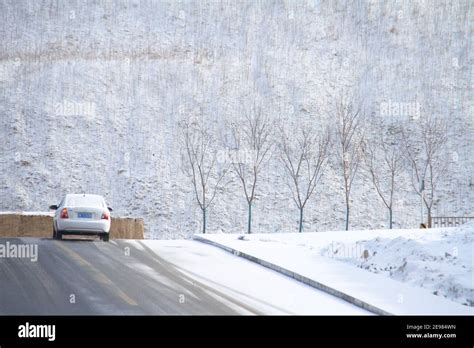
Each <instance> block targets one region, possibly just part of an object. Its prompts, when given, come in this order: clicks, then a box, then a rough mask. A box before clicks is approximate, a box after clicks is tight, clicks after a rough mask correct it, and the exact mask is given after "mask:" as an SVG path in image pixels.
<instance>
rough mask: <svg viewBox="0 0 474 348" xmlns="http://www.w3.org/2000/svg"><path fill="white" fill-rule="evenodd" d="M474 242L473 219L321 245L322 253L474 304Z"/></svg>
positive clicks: (455, 299) (470, 304)
mask: <svg viewBox="0 0 474 348" xmlns="http://www.w3.org/2000/svg"><path fill="white" fill-rule="evenodd" d="M473 245H474V224H473V223H470V224H467V225H465V226H462V227H459V228H450V229H433V230H427V231H426V232H424V231H423V232H419V231H417V234H416V235H412V234H407V235H406V236H399V237H396V238H386V237H383V236H381V237H376V238H373V239H369V240H359V241H356V242H344V241H339V242H335V243H331V245H327V246H326V247H324V248H323V249H321V255H323V256H327V257H336V258H338V259H340V260H341V261H343V262H347V263H350V264H352V265H355V266H357V267H359V268H362V269H365V270H368V271H370V272H374V273H380V274H382V275H385V276H388V277H391V278H393V279H395V280H399V281H402V282H405V283H409V284H411V285H415V286H418V287H423V288H426V289H429V290H430V291H431V292H432V293H433V294H434V295H439V296H444V297H446V298H448V299H450V300H452V301H456V302H458V303H461V304H463V305H466V306H474V282H473V279H474V278H473ZM344 253H345V254H344Z"/></svg>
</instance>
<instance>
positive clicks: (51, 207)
mask: <svg viewBox="0 0 474 348" xmlns="http://www.w3.org/2000/svg"><path fill="white" fill-rule="evenodd" d="M49 209H51V210H58V206H57V205H56V204H53V205H50V206H49Z"/></svg>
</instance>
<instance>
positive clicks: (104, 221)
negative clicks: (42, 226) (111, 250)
mask: <svg viewBox="0 0 474 348" xmlns="http://www.w3.org/2000/svg"><path fill="white" fill-rule="evenodd" d="M49 208H50V209H53V210H56V212H55V214H54V218H53V238H54V239H61V238H62V236H64V235H68V234H77V235H98V236H99V237H100V239H102V240H103V241H105V242H107V241H108V240H109V232H110V222H111V217H110V212H111V211H112V208H110V207H108V206H107V204H106V203H105V200H104V197H102V196H99V195H90V194H85V193H84V194H68V195H66V196H65V197H64V198H63V199H62V201H61V203H59V204H58V205H51V206H50V207H49Z"/></svg>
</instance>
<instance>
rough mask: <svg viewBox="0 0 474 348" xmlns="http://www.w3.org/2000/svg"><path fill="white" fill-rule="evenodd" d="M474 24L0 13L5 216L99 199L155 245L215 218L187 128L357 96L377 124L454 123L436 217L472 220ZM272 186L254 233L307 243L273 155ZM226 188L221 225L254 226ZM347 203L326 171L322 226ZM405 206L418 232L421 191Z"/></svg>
mask: <svg viewBox="0 0 474 348" xmlns="http://www.w3.org/2000/svg"><path fill="white" fill-rule="evenodd" d="M472 22H473V6H472V2H471V1H468V0H466V1H454V2H450V1H417V2H393V1H387V2H383V1H354V2H350V1H321V2H320V1H255V2H254V1H242V2H237V1H229V2H227V1H222V2H215V1H210V2H201V1H199V2H198V1H169V2H164V1H134V0H131V1H72V2H71V1H68V2H62V1H42V2H37V1H14V0H11V1H2V2H1V3H0V86H1V89H0V126H1V127H0V144H1V148H0V151H1V152H0V163H1V173H0V196H1V200H0V209H1V210H41V209H47V206H48V205H49V204H51V203H52V202H55V201H57V200H58V199H59V198H60V197H61V195H63V194H64V193H66V192H82V191H87V192H93V193H99V194H103V195H104V196H106V197H107V199H108V200H109V202H110V203H111V204H112V206H113V207H114V208H115V209H116V211H117V213H118V214H119V215H124V214H130V215H139V216H143V217H144V219H145V225H146V234H147V236H148V237H150V238H151V237H156V238H171V237H188V236H189V235H191V234H192V233H194V232H195V231H197V230H199V224H200V213H199V209H198V208H197V206H196V205H195V203H194V200H193V199H194V196H193V193H192V186H191V184H190V181H189V179H188V178H187V177H185V176H184V174H183V173H182V170H181V168H180V166H181V163H180V162H181V158H180V155H179V153H180V143H179V131H180V130H179V127H178V123H177V120H178V119H179V117H181V116H183V115H189V114H194V115H198V116H199V115H206V116H207V117H208V118H209V119H211V120H212V121H213V123H215V124H217V126H218V127H220V128H222V127H224V123H223V120H224V119H232V118H235V117H238V115H239V109H240V108H241V105H245V104H248V103H253V102H255V101H257V102H259V103H262V104H263V105H265V107H266V109H267V110H270V111H271V113H273V114H278V115H280V116H282V117H285V118H287V119H289V120H292V121H295V122H297V121H298V120H299V118H306V119H308V118H309V119H314V122H319V123H321V124H323V123H324V122H326V119H327V117H325V115H327V111H328V105H329V104H330V102H331V100H332V98H333V97H334V96H335V95H337V94H338V93H339V92H340V91H343V90H351V91H355V93H357V94H358V95H360V96H362V97H363V99H364V101H365V103H366V104H367V106H368V110H370V113H371V114H373V115H375V116H376V117H390V118H395V120H396V119H397V117H399V116H400V114H401V116H403V117H412V118H413V117H415V118H416V117H419V116H420V115H421V116H422V115H424V114H435V115H441V116H443V117H446V118H448V119H449V120H450V124H451V131H452V135H453V136H452V138H451V142H450V148H449V151H448V152H449V154H448V156H447V161H449V162H450V163H451V172H450V175H449V177H448V178H447V180H446V182H445V183H444V185H443V193H442V196H441V197H440V201H439V202H438V203H437V205H436V208H435V215H455V216H461V215H469V214H471V215H472V213H473V211H472V210H473V205H474V204H473V202H474V177H473V173H474V161H473V159H472V153H473V152H474V151H473V150H474V145H473V140H472V139H473V136H472V135H473V134H474V121H473V118H472V110H473V98H472V65H473V54H472V49H471V45H472V37H473V33H472ZM387 105H392V106H393V105H395V106H403V107H402V109H403V110H404V111H402V112H397V111H396V110H398V109H397V108H391V107H389V108H388V109H387ZM404 106H410V107H409V108H406V107H404ZM387 110H389V111H387ZM390 110H391V111H390ZM413 110H415V111H413ZM416 110H420V113H419V114H416ZM264 175H265V177H264V178H263V180H262V181H261V185H260V186H259V195H258V200H257V202H256V205H255V208H254V217H255V230H256V231H260V232H273V231H294V230H295V229H296V228H297V220H298V213H297V210H296V209H295V207H294V206H293V204H292V202H291V200H290V196H289V195H288V192H287V190H286V187H285V184H284V180H283V178H282V175H283V174H282V172H281V170H280V169H279V164H278V162H277V161H276V160H272V161H271V162H270V163H269V164H268V166H267V168H266V170H265V174H264ZM229 180H230V182H229V184H228V185H227V186H226V187H225V189H224V190H223V192H221V194H220V195H219V196H218V197H217V200H216V202H215V205H214V206H213V207H212V208H211V211H210V216H209V221H208V222H209V229H210V230H222V231H225V232H230V231H243V230H245V227H244V226H245V223H246V215H245V214H246V210H245V209H246V205H245V200H244V199H243V196H242V194H241V191H240V189H239V186H238V183H237V181H236V180H233V179H232V178H231V177H230V178H229ZM341 190H342V185H341V182H340V180H338V178H337V176H336V175H334V173H331V172H330V173H328V175H327V176H326V178H325V181H324V182H323V186H322V187H321V189H320V190H319V192H318V193H317V196H315V197H314V199H313V200H312V201H311V203H310V204H309V206H308V209H307V212H306V227H307V230H328V229H340V228H341V227H342V226H343V220H344V210H343V209H344V208H343V196H342V191H341ZM397 203H398V204H397V206H396V207H395V222H396V226H404V227H408V226H413V225H415V224H416V223H417V221H418V220H419V217H418V216H419V213H418V211H419V205H418V199H417V198H416V196H414V195H413V194H412V193H411V190H410V187H409V186H408V185H407V186H406V187H405V189H404V190H403V192H401V193H400V195H399V197H398V201H397ZM353 205H354V208H353V219H352V222H353V223H352V225H353V227H354V228H371V227H382V226H385V225H386V213H385V211H384V210H383V206H382V205H381V204H380V202H379V200H378V199H377V196H376V195H375V193H374V192H373V190H372V189H371V188H370V186H369V185H368V183H366V182H364V179H362V178H359V179H358V182H357V183H356V187H355V192H354V195H353Z"/></svg>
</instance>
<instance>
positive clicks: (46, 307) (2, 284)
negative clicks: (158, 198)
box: [0, 238, 259, 315]
mask: <svg viewBox="0 0 474 348" xmlns="http://www.w3.org/2000/svg"><path fill="white" fill-rule="evenodd" d="M0 243H1V244H3V245H7V244H8V243H9V244H10V245H15V246H18V245H24V244H28V245H31V246H34V245H37V246H38V247H37V252H38V258H37V260H36V261H35V262H32V259H31V258H30V259H28V258H18V257H3V258H0V315H102V314H107V315H147V314H152V315H160V314H171V315H175V314H176V315H179V314H188V315H192V314H200V315H206V314H214V315H217V314H221V315H227V314H229V315H232V314H242V313H243V314H245V313H246V314H259V313H258V311H255V310H253V309H252V308H249V306H248V305H246V304H244V303H240V302H239V301H238V300H235V299H232V298H229V296H226V295H225V294H221V293H219V292H218V291H216V290H214V289H212V288H210V287H208V286H206V285H204V284H200V283H199V282H197V281H196V280H195V279H191V278H188V277H187V276H186V275H184V274H183V273H181V272H179V271H178V270H176V268H175V267H174V266H173V265H171V264H169V263H168V262H166V261H165V260H164V259H162V258H160V257H159V256H157V255H156V254H155V253H153V252H151V251H148V250H140V252H135V251H136V250H135V251H134V250H130V248H133V246H132V247H130V246H129V244H127V243H126V242H125V241H114V242H110V243H105V242H98V241H86V240H63V241H56V240H52V239H48V238H1V239H0ZM30 250H33V249H30ZM31 252H32V253H33V251H31ZM10 256H11V255H10Z"/></svg>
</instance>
